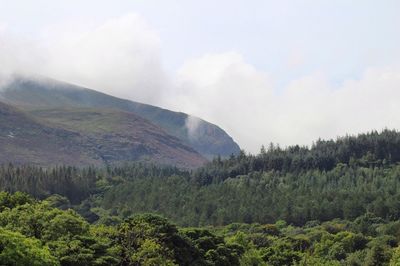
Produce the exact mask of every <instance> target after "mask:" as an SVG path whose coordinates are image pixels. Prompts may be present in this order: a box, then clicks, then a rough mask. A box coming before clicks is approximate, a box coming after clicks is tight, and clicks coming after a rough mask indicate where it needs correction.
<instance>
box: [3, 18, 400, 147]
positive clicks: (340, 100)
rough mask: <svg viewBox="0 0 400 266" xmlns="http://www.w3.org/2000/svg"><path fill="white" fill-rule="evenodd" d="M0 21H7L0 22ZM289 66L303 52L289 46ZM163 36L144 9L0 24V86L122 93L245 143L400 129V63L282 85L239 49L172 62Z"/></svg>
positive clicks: (306, 141) (298, 62) (315, 74)
mask: <svg viewBox="0 0 400 266" xmlns="http://www.w3.org/2000/svg"><path fill="white" fill-rule="evenodd" d="M1 25H3V24H1ZM286 57H287V58H289V60H288V64H289V66H290V67H296V68H301V67H302V64H304V61H305V60H306V58H304V56H303V55H301V54H300V53H294V54H288V55H287V56H286ZM163 58H164V57H163V40H162V39H161V38H160V36H159V34H158V32H157V30H156V29H154V28H152V27H151V26H150V25H149V24H148V23H147V21H146V19H145V18H143V17H142V16H141V15H139V14H127V15H124V16H121V17H115V18H112V19H107V20H105V21H103V22H102V23H97V24H96V23H94V24H93V23H87V24H83V26H80V27H79V28H76V27H75V26H74V25H71V24H66V25H55V26H52V27H50V28H46V29H44V30H43V32H42V34H41V35H40V37H37V38H35V39H32V38H31V39H29V38H24V37H23V36H20V35H18V34H14V33H13V32H12V31H10V30H8V28H7V26H6V25H3V26H1V27H0V62H1V65H0V74H1V75H0V87H1V85H2V84H3V85H4V83H6V82H7V81H8V80H9V78H7V77H10V76H12V75H13V74H15V73H23V74H35V75H36V74H38V75H42V76H47V77H50V78H54V79H58V80H62V81H66V82H70V83H73V84H77V85H81V86H84V87H88V88H92V89H95V90H98V91H101V92H105V93H108V94H111V95H114V96H117V97H122V98H127V99H130V100H134V101H139V102H144V103H149V104H153V105H157V106H161V107H165V108H169V109H171V110H174V111H182V112H186V113H188V114H190V115H192V116H189V118H188V120H187V121H186V125H187V127H188V130H189V132H192V133H193V132H194V131H195V129H196V127H197V125H198V121H199V120H198V119H197V118H195V117H200V118H202V119H205V120H207V121H209V122H211V123H215V124H217V125H219V126H220V127H222V128H223V129H224V130H225V131H227V133H228V134H230V135H231V136H232V137H233V138H234V139H235V140H236V141H237V142H238V143H239V145H240V146H241V147H242V148H244V149H245V150H247V151H250V152H257V151H258V150H259V149H260V147H261V145H263V144H268V143H270V142H274V143H279V144H280V145H282V146H286V145H291V144H303V145H310V144H311V143H312V142H313V141H315V140H317V139H318V138H335V137H337V136H343V135H345V134H355V133H359V132H365V131H369V130H373V129H377V130H380V129H383V128H386V127H387V128H400V117H399V116H398V115H397V114H398V113H399V112H400V104H399V99H400V67H399V65H398V64H397V65H396V64H392V65H380V66H371V67H370V66H365V69H364V71H363V72H362V74H361V75H360V76H359V77H357V78H354V77H352V78H345V79H343V81H342V82H340V83H333V82H332V80H331V79H330V76H329V73H326V72H325V71H323V70H318V69H316V70H314V71H310V72H308V73H306V74H304V75H302V76H300V77H296V78H293V79H291V80H289V81H287V82H285V83H284V85H283V86H281V85H279V84H281V83H282V82H281V80H279V79H278V78H276V77H274V75H273V74H272V73H269V72H268V71H265V70H261V69H259V68H258V67H257V66H255V65H253V64H251V63H250V62H248V60H247V59H246V57H245V56H244V55H243V54H242V53H241V52H240V51H236V50H234V49H232V50H228V51H223V52H218V53H207V54H203V55H199V56H193V57H191V58H187V60H186V61H185V62H184V63H183V64H182V65H181V66H180V67H179V68H178V69H177V70H176V71H171V70H169V69H168V70H167V69H166V67H165V66H164V64H165V62H164V59H163Z"/></svg>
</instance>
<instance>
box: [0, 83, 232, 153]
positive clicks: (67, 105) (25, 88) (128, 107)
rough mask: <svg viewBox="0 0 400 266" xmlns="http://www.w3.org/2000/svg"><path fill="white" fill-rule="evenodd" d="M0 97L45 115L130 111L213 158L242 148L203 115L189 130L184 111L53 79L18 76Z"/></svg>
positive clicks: (0, 93) (22, 107) (34, 113)
mask: <svg viewBox="0 0 400 266" xmlns="http://www.w3.org/2000/svg"><path fill="white" fill-rule="evenodd" d="M0 99H2V100H3V101H5V102H7V103H9V104H12V105H14V106H18V107H19V108H21V109H24V110H28V111H32V110H34V111H35V110H38V109H40V110H41V111H40V112H33V113H32V115H36V114H37V115H39V114H40V116H46V114H45V110H46V109H50V110H52V112H54V110H55V109H60V108H61V109H62V110H63V111H66V110H68V109H71V108H72V109H76V108H96V109H102V110H104V109H112V110H117V111H124V112H129V113H133V114H136V115H138V116H140V117H142V118H145V119H147V120H148V121H150V122H151V123H152V124H154V125H157V126H159V127H161V128H162V129H163V130H164V131H165V132H166V133H168V134H170V135H172V136H175V137H176V138H178V139H180V140H181V141H182V142H183V143H184V144H186V145H187V146H190V147H192V148H193V149H195V150H196V151H198V152H199V153H200V154H202V155H203V156H204V157H206V158H209V159H211V158H213V157H215V156H217V155H220V156H222V157H226V156H229V155H231V154H238V153H239V152H240V148H239V146H238V145H237V144H236V143H235V142H234V141H233V139H232V138H231V137H230V136H229V135H228V134H227V133H226V132H225V131H224V130H222V129H221V128H220V127H218V126H216V125H213V124H211V123H209V122H206V121H204V120H202V119H200V118H194V119H195V120H196V127H195V128H194V129H193V130H191V131H189V130H188V128H187V126H186V122H187V119H188V117H189V116H188V115H187V114H185V113H180V112H173V111H170V110H166V109H162V108H159V107H155V106H151V105H147V104H142V103H138V102H133V101H129V100H124V99H120V98H116V97H113V96H110V95H107V94H104V93H100V92H98V91H94V90H91V89H87V88H82V87H78V86H75V85H71V84H67V83H64V82H59V81H55V80H52V79H47V78H26V77H16V78H15V79H14V80H13V82H11V83H9V84H8V86H6V87H5V88H3V90H2V91H0ZM61 109H60V110H61ZM82 110H83V109H82ZM50 116H51V115H50ZM51 120H52V121H53V122H55V123H57V122H58V121H55V120H57V117H52V118H51ZM61 122H62V121H61Z"/></svg>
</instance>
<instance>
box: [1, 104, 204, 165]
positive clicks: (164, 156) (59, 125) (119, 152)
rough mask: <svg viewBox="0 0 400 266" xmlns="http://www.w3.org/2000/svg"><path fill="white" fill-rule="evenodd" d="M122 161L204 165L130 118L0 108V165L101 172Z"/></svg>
mask: <svg viewBox="0 0 400 266" xmlns="http://www.w3.org/2000/svg"><path fill="white" fill-rule="evenodd" d="M127 161H149V162H156V163H160V164H169V165H176V166H178V167H185V168H193V167H198V166H200V165H203V164H204V163H205V162H206V159H205V158H204V157H202V156H201V155H200V154H199V153H197V152H196V151H195V150H194V149H193V148H191V147H189V146H187V145H185V144H184V143H182V142H181V141H180V140H179V139H177V138H175V137H173V136H171V135H169V134H167V133H166V132H165V131H164V130H162V129H161V128H160V127H158V126H156V125H153V124H152V123H150V122H149V121H147V120H146V119H143V118H142V117H139V116H137V115H135V114H133V113H128V112H123V111H115V110H97V109H66V110H62V109H53V110H46V111H35V112H30V113H29V114H28V113H26V112H24V111H21V110H18V109H17V108H15V107H13V106H10V105H8V104H5V103H2V102H0V163H7V162H12V163H17V164H26V163H29V164H37V165H41V166H50V165H56V164H58V165H60V164H68V165H76V166H85V165H86V166H87V165H95V166H96V165H97V166H100V165H104V164H120V163H123V162H127Z"/></svg>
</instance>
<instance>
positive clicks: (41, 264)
mask: <svg viewBox="0 0 400 266" xmlns="http://www.w3.org/2000/svg"><path fill="white" fill-rule="evenodd" d="M0 247H1V250H0V264H1V265H10V266H11V265H32V266H46V265H59V262H58V261H57V259H56V258H55V257H54V256H52V255H51V253H50V250H49V249H48V248H47V247H46V246H42V244H41V243H40V241H39V240H37V239H33V238H27V237H25V236H24V235H22V234H20V233H17V232H11V231H9V230H5V229H3V228H0Z"/></svg>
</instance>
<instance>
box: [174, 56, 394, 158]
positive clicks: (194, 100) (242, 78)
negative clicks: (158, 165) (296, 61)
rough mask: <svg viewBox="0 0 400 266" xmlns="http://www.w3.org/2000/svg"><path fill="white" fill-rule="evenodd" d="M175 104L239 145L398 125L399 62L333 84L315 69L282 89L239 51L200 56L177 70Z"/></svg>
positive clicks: (308, 139)
mask: <svg viewBox="0 0 400 266" xmlns="http://www.w3.org/2000/svg"><path fill="white" fill-rule="evenodd" d="M178 84H179V91H178V93H177V94H178V95H179V97H177V98H178V99H180V100H179V101H178V102H176V108H178V107H181V108H182V109H183V110H186V111H188V112H191V113H194V114H196V115H198V116H200V117H203V118H205V119H208V120H210V121H213V122H215V123H217V124H218V125H220V126H222V127H223V128H225V129H227V130H228V132H229V133H231V134H232V135H233V137H234V138H235V139H236V140H238V142H239V143H241V144H242V145H243V147H244V148H246V149H248V150H250V151H252V152H256V151H258V150H259V148H260V146H261V144H268V143H269V142H275V143H280V144H282V145H290V144H305V145H309V144H311V143H312V141H314V140H316V139H318V138H319V137H321V138H335V137H337V136H343V135H345V134H347V133H351V134H354V133H359V132H365V131H369V130H372V129H378V130H380V129H383V128H385V127H389V128H400V118H399V116H398V115H397V114H398V113H399V112H400V69H399V68H395V67H385V68H375V69H368V70H367V71H366V72H365V73H364V75H363V76H362V77H361V78H360V79H359V80H348V81H346V82H345V83H344V84H343V85H342V86H340V87H339V88H335V87H332V86H330V85H329V82H328V81H327V78H326V77H325V76H324V75H323V74H321V73H313V74H311V75H309V76H306V77H303V78H301V79H298V80H294V81H292V82H291V83H290V84H289V85H288V86H287V87H286V88H285V90H284V91H283V92H282V93H277V92H274V90H273V84H272V82H271V79H270V78H268V75H266V74H265V73H263V72H260V71H257V70H256V69H255V68H254V67H252V66H251V65H249V64H248V63H246V62H245V61H244V60H243V58H242V57H241V56H240V55H239V54H237V53H225V54H216V55H206V56H204V57H201V58H198V59H194V60H190V61H189V62H188V63H187V64H185V65H184V66H183V68H182V69H181V70H180V71H179V76H178Z"/></svg>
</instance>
